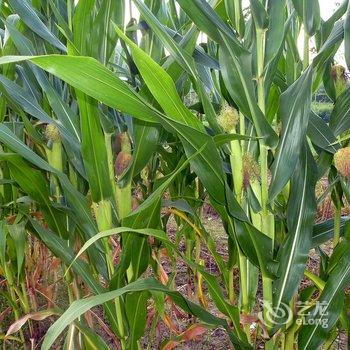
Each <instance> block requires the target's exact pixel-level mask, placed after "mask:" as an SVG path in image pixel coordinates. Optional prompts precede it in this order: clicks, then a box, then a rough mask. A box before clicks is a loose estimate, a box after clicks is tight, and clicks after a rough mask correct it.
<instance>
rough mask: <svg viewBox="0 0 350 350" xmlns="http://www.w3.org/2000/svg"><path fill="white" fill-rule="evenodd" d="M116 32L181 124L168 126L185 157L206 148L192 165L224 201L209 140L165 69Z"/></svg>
mask: <svg viewBox="0 0 350 350" xmlns="http://www.w3.org/2000/svg"><path fill="white" fill-rule="evenodd" d="M116 30H117V31H118V34H119V36H121V37H123V39H124V40H125V41H126V42H127V43H128V45H129V46H130V47H131V49H132V54H133V57H134V59H135V63H136V65H137V66H138V68H139V70H140V71H141V74H142V75H143V78H144V79H145V81H146V83H147V85H148V88H149V89H150V91H151V92H152V94H153V95H154V97H155V98H156V99H157V101H158V103H159V104H160V105H161V107H162V108H163V109H164V111H165V112H166V113H167V115H168V116H169V117H170V118H171V119H172V120H173V121H176V123H180V125H176V124H174V123H172V124H171V127H172V129H174V130H175V131H176V132H177V133H178V135H179V136H180V138H181V140H182V142H183V144H184V147H185V150H186V153H187V155H188V156H191V155H192V154H193V153H194V152H195V151H196V150H197V149H199V148H200V147H201V145H203V144H207V149H206V150H205V151H204V152H203V154H200V155H199V157H198V158H196V159H194V160H193V162H192V166H193V168H194V170H195V172H196V173H197V174H198V176H199V177H200V179H201V180H202V182H203V184H204V186H205V187H206V188H207V190H208V192H209V193H210V195H211V196H212V197H213V198H214V199H215V200H216V201H217V202H218V203H223V202H224V201H225V192H224V190H225V184H224V179H223V167H222V162H221V160H220V157H219V155H218V152H217V150H216V148H215V146H214V142H213V140H212V138H211V137H209V136H208V135H207V134H205V130H204V127H203V125H202V123H200V122H199V120H198V119H197V118H196V117H195V116H194V115H193V114H192V113H191V112H190V111H189V110H188V109H187V108H186V107H185V106H184V105H183V103H182V101H181V99H180V98H179V96H178V94H177V92H176V88H175V84H174V82H173V81H172V79H171V77H170V76H169V75H168V74H167V73H166V72H165V71H164V69H163V68H162V67H160V66H159V65H158V64H157V63H156V62H154V61H153V60H152V59H151V58H149V57H148V56H147V55H146V54H145V53H144V52H143V51H142V50H141V49H139V48H138V47H137V46H136V45H135V44H133V42H131V41H130V40H129V39H128V38H127V37H126V36H125V35H124V34H123V33H122V32H121V31H120V30H119V29H118V28H116ZM208 170H209V171H208ZM233 201H234V199H233ZM233 205H234V207H235V210H234V212H235V215H236V216H240V218H243V217H244V218H245V215H243V213H242V212H241V209H240V207H239V205H238V203H237V202H235V201H234V202H233Z"/></svg>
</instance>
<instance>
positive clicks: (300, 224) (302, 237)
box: [273, 145, 317, 326]
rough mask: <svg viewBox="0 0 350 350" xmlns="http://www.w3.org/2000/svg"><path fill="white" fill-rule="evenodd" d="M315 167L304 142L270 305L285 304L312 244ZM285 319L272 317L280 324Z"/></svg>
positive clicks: (294, 179) (291, 293) (293, 181)
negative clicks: (272, 300)
mask: <svg viewBox="0 0 350 350" xmlns="http://www.w3.org/2000/svg"><path fill="white" fill-rule="evenodd" d="M316 177H317V168H316V165H315V162H314V160H313V158H312V155H311V153H310V150H309V149H308V146H306V145H305V146H304V147H303V151H302V153H301V156H300V161H299V164H298V165H297V169H296V172H295V174H294V175H293V178H292V183H291V196H290V199H289V201H288V209H287V225H288V235H287V238H286V240H285V242H284V243H283V245H282V246H281V248H280V251H279V268H278V272H277V274H278V276H279V278H278V279H277V280H276V281H275V282H274V285H273V294H274V303H273V304H274V308H275V309H276V310H281V309H283V305H288V304H289V302H290V300H291V299H292V297H293V295H294V293H295V292H296V291H297V289H298V285H299V283H300V281H301V279H302V277H303V274H304V270H305V264H306V262H307V258H308V253H309V251H310V249H311V245H312V225H313V222H314V219H315V213H316V200H315V185H316V180H317V178H316ZM284 321H285V319H283V318H282V320H278V319H276V325H277V326H281V325H282V324H283V322H284Z"/></svg>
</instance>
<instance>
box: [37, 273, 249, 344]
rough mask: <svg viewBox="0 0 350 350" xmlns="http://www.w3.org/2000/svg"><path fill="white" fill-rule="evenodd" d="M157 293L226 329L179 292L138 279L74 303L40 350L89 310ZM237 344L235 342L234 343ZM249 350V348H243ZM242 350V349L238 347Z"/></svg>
mask: <svg viewBox="0 0 350 350" xmlns="http://www.w3.org/2000/svg"><path fill="white" fill-rule="evenodd" d="M147 290H148V291H158V292H162V293H165V294H167V295H169V296H170V297H171V299H172V300H173V301H174V303H175V304H177V305H178V306H179V307H181V308H182V309H183V310H184V311H185V312H188V313H190V314H192V315H194V316H195V317H198V318H199V319H200V320H202V321H203V322H205V323H207V324H209V325H213V326H222V327H224V328H226V329H227V327H228V326H227V323H226V321H225V320H223V319H221V318H218V317H216V316H213V315H212V314H210V313H209V312H207V311H206V310H205V309H203V308H202V307H200V306H198V305H196V304H194V303H192V302H191V301H189V300H187V299H185V298H184V297H183V296H182V295H181V294H180V293H179V292H174V291H171V290H170V289H168V288H167V287H166V286H164V285H162V284H160V283H159V282H157V281H156V280H155V279H152V278H148V279H139V280H138V281H136V282H133V283H130V284H129V285H127V286H125V287H123V288H120V289H117V290H114V291H111V292H107V293H104V294H100V295H96V296H93V297H90V298H86V299H82V300H77V301H74V302H73V303H72V304H71V305H70V307H69V308H68V309H67V310H66V311H65V313H64V314H63V315H62V316H61V317H60V318H59V319H58V320H57V321H56V322H55V323H54V324H53V325H52V326H51V327H50V329H49V330H48V332H47V333H46V336H45V338H44V342H43V345H42V350H46V349H50V347H51V345H52V344H53V343H54V341H55V340H56V339H57V337H58V336H59V335H60V334H61V332H62V331H63V330H64V328H65V327H67V326H68V325H69V324H70V323H72V322H73V321H74V320H75V319H76V318H78V317H79V316H81V315H82V314H84V312H86V311H88V310H90V309H91V308H93V307H95V306H97V305H101V304H104V303H106V302H108V301H110V300H113V299H115V298H118V297H120V296H122V295H124V294H126V293H130V292H142V291H147ZM235 343H237V341H235ZM245 348H246V349H250V347H249V346H246V347H245ZM238 349H242V347H238Z"/></svg>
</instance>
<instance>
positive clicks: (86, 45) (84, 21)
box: [73, 0, 95, 55]
mask: <svg viewBox="0 0 350 350" xmlns="http://www.w3.org/2000/svg"><path fill="white" fill-rule="evenodd" d="M94 7H95V0H86V1H79V2H78V4H77V6H76V8H75V12H74V17H73V42H74V45H75V47H76V48H77V50H78V53H79V54H80V55H90V54H91V48H92V41H93V38H92V31H93V15H92V14H93V13H94Z"/></svg>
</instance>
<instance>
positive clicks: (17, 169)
mask: <svg viewBox="0 0 350 350" xmlns="http://www.w3.org/2000/svg"><path fill="white" fill-rule="evenodd" d="M0 159H2V160H6V161H7V162H8V165H9V168H10V172H11V176H12V178H13V179H15V181H16V182H17V183H18V184H19V186H20V187H21V188H22V189H23V191H24V192H25V193H27V194H28V195H29V196H30V197H31V198H33V200H35V201H36V202H38V203H39V204H40V205H41V206H42V211H43V213H44V217H45V219H46V221H47V222H48V224H49V226H50V228H51V229H52V230H53V231H54V232H56V233H57V234H58V235H59V236H60V237H64V238H67V237H68V232H67V230H66V229H65V226H66V225H65V222H66V216H65V214H64V213H63V212H60V211H59V210H57V209H55V208H53V206H52V203H51V200H50V191H49V186H48V184H47V181H46V179H45V178H44V176H43V175H42V173H41V172H40V171H39V170H35V169H33V168H31V167H30V166H29V165H28V164H27V163H26V162H25V161H24V160H23V159H22V158H21V157H19V156H18V155H14V154H8V153H7V154H6V153H0Z"/></svg>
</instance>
